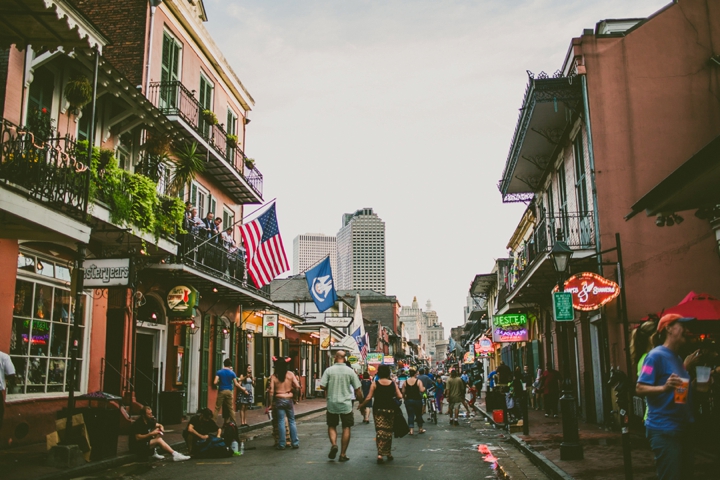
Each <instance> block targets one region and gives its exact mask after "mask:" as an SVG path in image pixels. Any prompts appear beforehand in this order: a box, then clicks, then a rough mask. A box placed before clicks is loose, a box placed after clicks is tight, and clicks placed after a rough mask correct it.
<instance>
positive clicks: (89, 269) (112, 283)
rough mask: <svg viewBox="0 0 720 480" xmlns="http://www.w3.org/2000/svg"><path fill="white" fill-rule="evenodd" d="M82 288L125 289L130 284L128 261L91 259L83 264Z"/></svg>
mask: <svg viewBox="0 0 720 480" xmlns="http://www.w3.org/2000/svg"><path fill="white" fill-rule="evenodd" d="M83 269H85V275H84V277H83V286H84V287H87V288H107V287H126V286H128V285H129V284H130V259H129V258H108V259H102V260H98V259H92V260H85V261H84V262H83Z"/></svg>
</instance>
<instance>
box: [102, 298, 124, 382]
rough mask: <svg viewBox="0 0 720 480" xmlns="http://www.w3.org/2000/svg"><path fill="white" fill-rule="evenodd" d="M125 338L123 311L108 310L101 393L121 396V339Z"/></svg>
mask: <svg viewBox="0 0 720 480" xmlns="http://www.w3.org/2000/svg"><path fill="white" fill-rule="evenodd" d="M124 336H125V311H124V310H120V309H109V310H108V312H107V331H106V334H105V365H104V376H103V391H104V392H107V393H112V394H113V395H118V396H120V395H122V387H123V385H122V379H123V376H122V373H121V372H122V368H123V338H124Z"/></svg>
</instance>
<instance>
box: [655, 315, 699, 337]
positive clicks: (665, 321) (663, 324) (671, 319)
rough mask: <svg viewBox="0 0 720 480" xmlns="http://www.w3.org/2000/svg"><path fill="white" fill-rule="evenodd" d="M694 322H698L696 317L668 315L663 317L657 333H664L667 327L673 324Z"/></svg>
mask: <svg viewBox="0 0 720 480" xmlns="http://www.w3.org/2000/svg"><path fill="white" fill-rule="evenodd" d="M693 320H697V318H694V317H683V316H682V315H678V314H677V313H668V314H667V315H663V316H662V318H660V321H659V322H658V326H657V331H658V332H660V331H662V330H663V329H664V328H665V327H667V326H668V325H670V324H671V323H673V322H683V323H685V322H692V321H693Z"/></svg>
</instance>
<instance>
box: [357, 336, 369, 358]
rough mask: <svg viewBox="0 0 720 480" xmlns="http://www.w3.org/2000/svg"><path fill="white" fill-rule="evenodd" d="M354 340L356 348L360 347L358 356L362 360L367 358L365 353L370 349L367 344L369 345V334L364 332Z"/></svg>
mask: <svg viewBox="0 0 720 480" xmlns="http://www.w3.org/2000/svg"><path fill="white" fill-rule="evenodd" d="M355 341H356V342H357V344H358V348H359V349H360V356H361V357H362V359H363V362H364V361H365V359H366V358H367V354H368V352H369V351H370V348H369V345H370V334H368V333H366V334H365V335H362V336H357V337H355Z"/></svg>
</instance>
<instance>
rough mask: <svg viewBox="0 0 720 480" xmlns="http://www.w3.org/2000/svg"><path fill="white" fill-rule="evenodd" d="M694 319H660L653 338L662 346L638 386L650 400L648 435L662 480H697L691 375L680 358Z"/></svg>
mask: <svg viewBox="0 0 720 480" xmlns="http://www.w3.org/2000/svg"><path fill="white" fill-rule="evenodd" d="M693 320H695V319H694V318H688V317H682V316H680V315H676V314H668V315H664V316H663V317H662V318H661V319H660V321H659V322H658V326H657V332H656V333H655V334H654V335H653V340H654V343H655V345H659V346H657V347H655V348H653V349H652V350H651V351H650V353H648V355H647V357H646V358H645V362H644V363H643V366H642V368H641V371H640V377H639V378H638V383H637V386H636V392H637V394H638V395H639V396H642V397H645V396H646V397H647V405H648V416H647V421H646V422H645V427H646V434H647V438H648V440H649V441H650V446H651V448H652V450H653V452H654V454H655V465H656V468H657V475H658V478H659V479H660V480H671V479H672V480H676V479H677V480H679V479H684V478H693V446H692V433H691V427H692V423H693V421H694V419H693V414H692V403H691V400H692V396H691V392H690V374H688V372H687V370H686V369H685V365H683V360H682V358H680V355H678V353H679V352H680V348H681V347H682V346H683V345H684V344H685V342H686V334H687V329H686V324H687V322H690V321H693Z"/></svg>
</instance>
